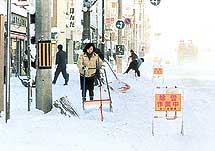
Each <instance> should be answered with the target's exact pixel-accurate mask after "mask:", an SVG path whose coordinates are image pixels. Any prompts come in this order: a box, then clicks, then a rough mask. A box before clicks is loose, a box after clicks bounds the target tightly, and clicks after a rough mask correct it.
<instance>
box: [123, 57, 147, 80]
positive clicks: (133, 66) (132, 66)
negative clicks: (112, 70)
mask: <svg viewBox="0 0 215 151" xmlns="http://www.w3.org/2000/svg"><path fill="white" fill-rule="evenodd" d="M143 62H144V59H143V58H138V59H137V60H133V61H131V63H130V64H129V66H128V69H127V70H126V71H125V72H124V74H125V73H128V72H129V71H130V70H131V69H132V70H134V71H135V75H136V74H137V76H138V77H140V71H139V67H140V65H141V64H142V63H143Z"/></svg>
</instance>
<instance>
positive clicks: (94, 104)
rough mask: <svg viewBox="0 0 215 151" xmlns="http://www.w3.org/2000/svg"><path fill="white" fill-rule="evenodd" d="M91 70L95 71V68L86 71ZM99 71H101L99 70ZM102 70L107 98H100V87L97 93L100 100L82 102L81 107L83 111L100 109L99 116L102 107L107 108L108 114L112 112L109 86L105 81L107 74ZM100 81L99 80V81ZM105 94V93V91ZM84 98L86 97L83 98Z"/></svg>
mask: <svg viewBox="0 0 215 151" xmlns="http://www.w3.org/2000/svg"><path fill="white" fill-rule="evenodd" d="M91 69H97V68H89V69H88V70H91ZM99 70H101V69H99ZM103 70H104V75H105V81H106V82H105V83H106V85H107V92H108V98H106V99H104V98H102V94H103V93H102V86H100V87H99V88H100V91H99V94H100V98H99V99H96V100H95V99H94V100H82V106H83V110H86V109H87V110H91V109H95V108H97V109H100V111H101V115H102V110H103V107H105V108H107V109H108V110H109V111H110V112H111V111H112V101H111V95H110V90H109V84H108V80H107V74H106V70H105V69H103ZM85 72H86V71H84V82H83V91H84V92H83V93H84V94H86V90H85V80H86V78H85ZM100 80H101V79H100ZM105 92H106V91H105ZM84 98H86V96H84ZM101 117H102V116H101Z"/></svg>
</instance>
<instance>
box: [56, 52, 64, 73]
mask: <svg viewBox="0 0 215 151" xmlns="http://www.w3.org/2000/svg"><path fill="white" fill-rule="evenodd" d="M56 64H57V65H58V68H62V69H63V68H66V52H65V51H63V50H59V51H58V52H57V54H56Z"/></svg>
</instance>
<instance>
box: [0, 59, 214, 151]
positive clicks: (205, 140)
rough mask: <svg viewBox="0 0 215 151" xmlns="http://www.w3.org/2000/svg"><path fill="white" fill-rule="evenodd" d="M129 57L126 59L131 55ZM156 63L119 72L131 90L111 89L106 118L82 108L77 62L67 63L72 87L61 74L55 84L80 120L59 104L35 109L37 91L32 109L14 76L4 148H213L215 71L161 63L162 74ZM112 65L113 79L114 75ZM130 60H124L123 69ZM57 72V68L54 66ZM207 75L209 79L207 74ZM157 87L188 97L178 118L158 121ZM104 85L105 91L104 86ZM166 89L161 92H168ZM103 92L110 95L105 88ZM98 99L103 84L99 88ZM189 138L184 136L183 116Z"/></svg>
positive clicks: (2, 131)
mask: <svg viewBox="0 0 215 151" xmlns="http://www.w3.org/2000/svg"><path fill="white" fill-rule="evenodd" d="M123 60H124V59H123ZM126 60H127V59H126ZM154 65H156V63H154V62H151V61H149V60H147V59H146V60H145V62H144V63H143V64H142V65H141V67H140V72H141V77H138V78H137V77H135V76H134V72H132V71H131V72H129V73H128V74H120V73H117V77H118V79H119V80H121V81H124V82H126V83H128V84H129V85H130V86H131V88H130V90H129V91H128V92H127V93H121V92H119V91H118V90H117V89H115V90H114V91H111V98H112V101H113V112H108V111H107V110H104V112H103V113H104V121H103V122H102V121H101V118H100V114H99V109H98V108H97V107H94V108H91V110H89V109H88V108H86V110H85V111H83V110H82V102H81V92H80V89H79V73H78V69H77V66H76V65H68V66H67V71H68V73H69V74H70V81H69V83H68V86H63V84H64V80H63V77H62V75H60V76H59V78H58V80H57V83H56V85H53V86H52V92H53V93H52V94H53V102H54V101H55V100H56V99H59V98H60V97H62V96H67V97H68V100H69V101H70V102H71V103H72V104H73V107H74V108H75V109H76V111H77V112H78V114H79V116H80V118H76V117H68V116H65V115H62V114H60V111H59V110H58V109H57V108H55V107H54V108H53V109H52V110H51V112H49V113H47V114H44V113H43V112H42V111H39V110H37V109H35V91H33V102H32V104H31V111H27V88H25V87H23V86H22V84H21V82H20V81H19V79H18V78H17V77H15V76H14V75H13V76H12V77H11V117H10V119H9V120H8V123H5V120H4V117H5V114H4V113H2V117H1V118H0V146H1V151H47V150H51V151H62V150H64V151H71V150H74V151H86V150H88V151H101V150H103V151H110V150H111V151H119V150H123V151H143V150H146V151H149V150H150V151H158V150H159V151H167V150H168V151H182V150H183V151H191V150H193V151H203V150H207V151H210V150H213V148H214V140H215V127H214V124H215V120H214V114H215V111H214V108H215V104H214V97H215V95H214V88H215V80H214V77H215V76H214V75H215V74H214V73H212V74H209V71H205V69H203V68H199V67H196V66H193V64H191V63H190V64H189V63H187V64H177V65H176V64H163V63H162V64H161V67H162V68H163V69H164V74H163V75H162V76H161V77H160V78H156V76H155V75H154V76H153V74H152V70H153V66H154ZM106 69H107V74H108V80H109V81H110V82H113V81H115V80H116V79H115V77H114V76H113V74H112V73H111V72H110V70H108V68H106ZM125 69H126V62H125V60H124V61H123V71H124V70H125ZM52 71H53V72H52V73H53V74H52V75H54V71H55V70H54V68H53V70H52ZM205 76H207V78H205ZM156 86H161V87H166V86H167V87H168V88H171V89H172V87H174V86H177V87H179V88H180V91H178V90H176V91H175V92H179V93H181V94H182V95H183V102H182V112H178V114H177V115H179V116H180V117H178V118H177V119H176V120H166V119H165V118H161V119H154V136H153V135H152V120H153V118H152V117H153V116H154V115H160V116H161V115H162V116H164V114H165V113H164V112H161V113H159V112H155V110H154V95H155V94H156V93H158V92H160V91H159V90H156V89H155V87H156ZM102 89H105V87H103V88H102ZM166 91H167V90H166V89H165V88H164V89H162V92H166ZM102 92H103V93H102V96H103V97H104V98H106V93H105V91H102ZM95 94H96V95H95V97H97V96H98V95H99V88H98V87H95ZM181 116H183V129H184V136H182V135H181V133H180V132H181V127H182V118H181Z"/></svg>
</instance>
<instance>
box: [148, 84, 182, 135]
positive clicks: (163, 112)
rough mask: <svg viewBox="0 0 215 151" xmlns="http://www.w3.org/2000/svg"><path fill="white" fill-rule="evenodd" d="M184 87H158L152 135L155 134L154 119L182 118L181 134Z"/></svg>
mask: <svg viewBox="0 0 215 151" xmlns="http://www.w3.org/2000/svg"><path fill="white" fill-rule="evenodd" d="M182 100H183V89H182V88H179V87H177V86H174V87H167V86H166V87H156V88H155V91H154V107H153V108H154V113H153V117H152V135H154V129H155V128H154V126H155V122H154V119H166V120H175V119H177V118H180V119H181V134H182V135H184V130H183V112H182Z"/></svg>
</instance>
